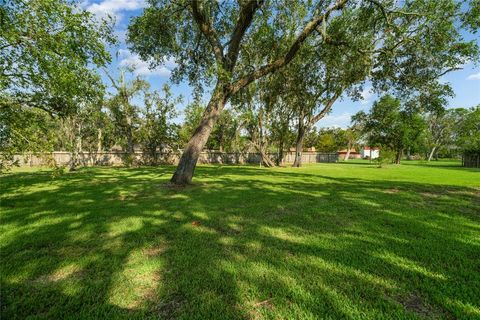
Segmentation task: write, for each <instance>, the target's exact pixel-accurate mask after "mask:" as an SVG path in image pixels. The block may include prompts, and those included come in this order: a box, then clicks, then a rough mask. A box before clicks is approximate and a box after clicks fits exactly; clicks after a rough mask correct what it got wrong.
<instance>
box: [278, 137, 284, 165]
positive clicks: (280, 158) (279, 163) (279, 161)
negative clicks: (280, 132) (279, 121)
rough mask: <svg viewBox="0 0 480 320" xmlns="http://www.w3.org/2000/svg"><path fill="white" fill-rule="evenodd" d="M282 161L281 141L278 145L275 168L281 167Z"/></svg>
mask: <svg viewBox="0 0 480 320" xmlns="http://www.w3.org/2000/svg"><path fill="white" fill-rule="evenodd" d="M282 161H283V139H281V140H280V142H279V144H278V157H277V166H279V165H281V164H282Z"/></svg>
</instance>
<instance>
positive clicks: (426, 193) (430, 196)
mask: <svg viewBox="0 0 480 320" xmlns="http://www.w3.org/2000/svg"><path fill="white" fill-rule="evenodd" d="M420 194H421V195H422V196H424V197H425V198H438V197H440V196H441V194H438V193H432V192H420Z"/></svg>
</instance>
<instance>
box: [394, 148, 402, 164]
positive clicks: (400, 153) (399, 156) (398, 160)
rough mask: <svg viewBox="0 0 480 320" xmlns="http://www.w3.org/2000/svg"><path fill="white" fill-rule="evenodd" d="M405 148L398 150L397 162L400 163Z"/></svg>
mask: <svg viewBox="0 0 480 320" xmlns="http://www.w3.org/2000/svg"><path fill="white" fill-rule="evenodd" d="M402 155H403V149H400V150H398V151H397V156H396V157H395V164H400V160H402Z"/></svg>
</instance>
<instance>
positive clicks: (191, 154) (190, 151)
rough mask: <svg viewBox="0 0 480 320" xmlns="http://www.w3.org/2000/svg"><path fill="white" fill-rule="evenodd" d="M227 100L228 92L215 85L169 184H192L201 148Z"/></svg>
mask: <svg viewBox="0 0 480 320" xmlns="http://www.w3.org/2000/svg"><path fill="white" fill-rule="evenodd" d="M227 99H228V91H227V90H226V89H225V88H224V87H223V86H222V85H220V84H217V86H216V88H215V91H214V92H213V94H212V97H211V99H210V102H209V103H208V105H207V108H206V109H205V112H204V113H203V116H202V121H201V122H200V125H199V126H198V127H197V129H196V130H195V132H194V133H193V136H192V137H191V138H190V140H189V141H188V143H187V145H186V147H185V149H184V151H183V154H182V157H181V158H180V162H179V163H178V166H177V169H176V170H175V173H174V174H173V176H172V178H171V179H170V182H171V183H173V184H176V185H186V184H189V183H191V182H192V177H193V173H194V171H195V167H196V165H197V160H198V157H199V155H200V152H201V151H202V149H203V147H204V146H205V144H206V143H207V140H208V137H209V136H210V133H211V132H212V129H213V126H214V125H215V123H216V121H217V119H218V117H219V115H220V112H221V111H222V110H223V107H224V106H225V103H226V102H227Z"/></svg>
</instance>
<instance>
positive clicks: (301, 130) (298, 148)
mask: <svg viewBox="0 0 480 320" xmlns="http://www.w3.org/2000/svg"><path fill="white" fill-rule="evenodd" d="M305 131H306V130H305V125H304V124H303V119H302V120H300V121H299V122H298V133H297V140H296V143H295V161H294V162H293V165H292V167H301V166H302V154H303V139H304V138H305Z"/></svg>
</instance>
